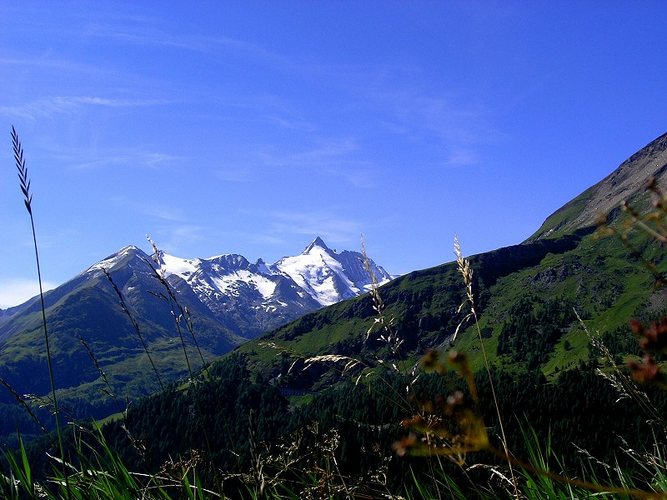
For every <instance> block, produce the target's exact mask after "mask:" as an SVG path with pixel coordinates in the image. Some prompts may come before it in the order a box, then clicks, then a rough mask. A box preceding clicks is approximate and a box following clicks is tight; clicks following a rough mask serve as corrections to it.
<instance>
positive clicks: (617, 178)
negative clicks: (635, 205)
mask: <svg viewBox="0 0 667 500" xmlns="http://www.w3.org/2000/svg"><path fill="white" fill-rule="evenodd" d="M651 177H655V178H656V180H657V183H658V186H659V187H660V188H661V189H663V190H664V189H667V134H663V135H661V136H660V137H658V138H657V139H655V140H654V141H653V142H651V143H649V144H648V145H647V146H645V147H644V148H642V149H641V150H639V151H638V152H637V153H635V154H633V155H632V156H631V157H630V158H628V159H627V160H625V161H624V162H623V163H621V165H620V166H619V167H618V168H617V169H616V170H614V171H613V172H612V173H611V174H609V175H608V176H607V177H605V178H604V179H602V180H601V181H600V182H598V183H597V184H595V185H594V186H592V187H590V188H589V189H587V190H586V191H584V192H583V193H582V194H580V195H579V196H577V197H576V198H575V199H573V200H572V201H570V202H568V203H566V204H565V205H563V206H562V207H561V208H559V209H558V210H557V211H556V212H554V213H553V214H552V215H550V216H549V217H548V218H547V220H546V221H545V222H544V224H543V225H542V227H541V228H540V229H539V230H538V231H537V232H536V233H535V234H534V235H533V236H531V237H530V238H529V241H530V240H535V239H538V238H548V237H552V236H556V235H561V234H565V233H567V232H571V231H573V230H576V229H580V228H583V227H589V226H594V225H595V224H596V222H597V221H598V219H599V218H600V217H601V216H604V215H605V214H612V216H613V215H614V214H613V211H614V210H615V209H617V208H618V207H619V206H620V204H621V202H622V201H624V200H633V199H636V198H637V197H638V196H641V195H643V194H644V192H645V190H646V184H647V182H648V181H649V179H650V178H651Z"/></svg>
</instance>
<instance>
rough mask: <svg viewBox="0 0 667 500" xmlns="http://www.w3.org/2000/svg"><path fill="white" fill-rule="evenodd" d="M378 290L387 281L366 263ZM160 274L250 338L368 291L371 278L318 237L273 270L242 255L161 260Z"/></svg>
mask: <svg viewBox="0 0 667 500" xmlns="http://www.w3.org/2000/svg"><path fill="white" fill-rule="evenodd" d="M368 264H369V266H370V269H371V270H372V272H373V273H374V275H375V279H376V281H377V283H378V284H380V285H381V284H384V283H386V282H387V281H389V280H390V279H391V276H390V275H389V273H387V272H386V271H385V270H384V269H383V268H382V267H380V266H378V265H377V264H375V263H374V262H373V261H372V260H371V259H368ZM159 269H160V270H161V271H162V272H164V274H165V275H166V276H167V277H168V279H169V280H170V281H171V283H172V284H173V285H174V286H175V288H176V289H177V290H179V291H181V292H183V291H185V289H189V291H191V292H194V294H195V295H196V296H197V297H198V298H199V300H200V301H201V302H202V303H203V304H204V305H205V306H206V307H207V308H208V309H209V310H210V311H211V312H212V313H213V314H214V315H215V316H217V317H218V318H220V320H222V321H225V323H226V324H227V325H228V326H229V322H230V321H231V322H232V323H233V324H234V326H236V328H233V329H234V330H235V331H237V332H238V333H239V334H241V335H244V336H255V335H257V334H258V333H261V332H262V331H266V330H269V329H271V328H274V327H277V326H279V325H281V324H283V323H286V322H288V321H290V320H292V319H295V318H297V317H299V316H301V315H303V314H305V313H308V312H312V311H315V310H317V309H319V308H320V307H322V306H326V305H331V304H334V303H336V302H339V301H341V300H345V299H349V298H353V297H356V296H358V295H360V294H362V293H365V292H366V291H368V290H370V287H371V286H372V280H371V277H370V276H369V275H368V272H367V271H366V269H365V266H364V257H363V255H362V254H361V253H359V252H350V251H343V252H341V253H340V254H338V253H336V251H335V250H332V249H330V248H329V247H328V246H327V245H326V243H324V241H323V240H322V238H320V237H319V236H318V237H317V238H315V240H313V242H312V243H310V244H309V245H308V246H307V247H306V248H305V250H304V251H303V252H302V253H301V254H299V255H296V256H293V257H283V258H282V259H280V260H278V262H276V263H274V264H270V265H269V264H267V263H266V262H265V261H264V260H263V259H258V260H257V262H254V263H253V262H250V261H248V260H247V259H246V258H245V257H243V256H242V255H238V254H224V255H219V256H216V257H210V258H207V259H183V258H179V257H175V256H172V255H169V254H164V253H163V254H161V256H160V259H159Z"/></svg>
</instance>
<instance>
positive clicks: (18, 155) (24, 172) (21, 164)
mask: <svg viewBox="0 0 667 500" xmlns="http://www.w3.org/2000/svg"><path fill="white" fill-rule="evenodd" d="M12 146H13V149H14V160H15V161H16V168H17V170H18V176H19V181H20V184H21V192H22V193H23V196H24V199H23V202H24V204H25V207H26V209H27V210H28V215H30V228H31V230H32V241H33V246H34V248H35V262H36V264H37V281H38V283H39V300H40V304H41V309H42V326H43V328H44V345H45V347H46V363H47V366H48V370H49V382H50V384H51V397H52V398H53V411H54V414H55V419H56V432H57V434H58V446H59V448H60V458H61V460H62V463H63V475H64V478H65V483H66V486H67V497H68V498H69V497H70V493H69V480H68V474H67V468H66V467H65V448H64V446H63V437H62V430H61V427H60V411H59V409H58V398H57V396H56V384H55V379H54V377H53V364H52V361H51V346H50V343H49V333H48V330H47V326H46V305H45V304H44V288H43V286H42V270H41V266H40V263H39V250H38V246H37V232H36V231H35V219H34V217H33V214H32V193H31V192H30V178H29V177H28V168H27V166H26V164H25V158H24V156H23V147H22V146H21V141H20V140H19V136H18V134H17V133H16V130H15V129H14V127H13V126H12Z"/></svg>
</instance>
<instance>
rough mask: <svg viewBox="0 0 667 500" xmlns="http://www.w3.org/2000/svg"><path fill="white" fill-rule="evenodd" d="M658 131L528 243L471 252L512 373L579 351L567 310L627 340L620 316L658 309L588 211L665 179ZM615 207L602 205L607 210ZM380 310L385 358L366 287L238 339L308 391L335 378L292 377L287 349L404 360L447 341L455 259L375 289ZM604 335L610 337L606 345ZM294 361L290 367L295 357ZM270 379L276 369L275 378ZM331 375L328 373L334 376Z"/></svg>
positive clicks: (460, 289) (636, 198)
mask: <svg viewBox="0 0 667 500" xmlns="http://www.w3.org/2000/svg"><path fill="white" fill-rule="evenodd" d="M666 160H667V135H663V136H661V137H660V138H658V139H657V140H655V141H653V142H652V143H650V144H649V145H648V146H646V147H645V148H643V149H642V150H641V151H639V152H638V153H636V154H634V155H632V156H631V157H630V158H629V159H628V160H627V161H625V162H623V163H622V164H621V165H620V166H619V167H618V168H617V169H616V170H615V171H614V172H613V173H612V174H611V175H609V176H608V177H607V178H605V179H604V180H603V181H601V182H600V183H598V184H596V185H595V186H593V187H592V188H590V189H588V190H586V191H585V192H584V193H582V194H581V195H580V196H578V197H577V198H575V200H573V201H572V202H570V203H568V204H566V205H565V206H564V207H563V208H561V209H560V210H558V211H556V212H555V213H554V215H552V216H550V217H549V218H548V219H547V220H546V221H545V223H544V225H543V226H542V228H541V229H540V230H539V231H538V232H537V233H536V234H535V235H534V236H533V237H531V238H530V239H529V240H528V241H527V242H525V243H523V244H520V245H516V246H512V247H507V248H502V249H499V250H495V251H492V252H488V253H485V254H480V255H476V256H473V257H471V258H470V261H471V265H472V267H473V269H474V276H475V295H476V301H477V309H478V313H479V314H480V326H481V329H482V336H483V337H484V342H485V344H486V347H487V352H488V353H490V356H491V360H492V362H494V363H498V364H499V365H502V366H504V367H506V368H508V369H512V370H519V371H524V370H532V369H537V368H539V369H541V370H542V371H543V372H544V373H545V374H546V375H548V376H551V375H554V374H555V373H557V372H559V371H561V370H563V369H567V368H571V367H573V366H576V365H577V364H578V363H579V362H580V361H582V360H585V359H587V358H588V356H589V353H588V350H587V345H588V338H587V336H586V334H585V333H584V331H583V328H582V326H581V324H580V323H579V322H578V320H577V319H576V316H575V314H574V310H576V311H577V313H578V314H579V315H580V316H581V317H582V318H583V319H584V320H585V321H586V324H587V325H588V327H589V329H590V330H591V331H596V330H599V331H600V332H602V333H606V334H607V335H615V336H616V337H617V338H618V339H621V340H618V342H620V343H621V344H622V345H624V346H630V347H632V346H633V341H632V339H631V338H630V334H629V331H628V329H627V327H626V325H627V321H628V320H629V319H630V318H631V317H633V316H643V315H650V314H655V313H656V312H657V311H660V310H662V309H664V308H665V307H667V302H666V301H665V296H664V294H663V293H662V292H660V291H656V290H655V289H654V286H653V285H654V282H655V278H654V276H653V275H652V274H651V272H649V271H648V270H647V269H645V268H644V267H643V266H642V265H641V263H640V261H638V260H637V256H636V255H634V254H633V253H632V252H630V251H629V250H628V248H627V246H626V245H625V244H624V243H623V242H621V241H620V239H618V238H615V237H609V238H604V239H600V238H598V237H597V235H596V234H593V232H594V230H595V223H596V219H598V218H599V216H600V214H601V213H604V212H605V211H614V208H615V207H617V206H618V205H619V204H620V202H621V201H622V200H623V199H625V198H626V197H629V198H630V199H631V200H633V202H635V203H638V204H639V205H640V206H644V207H645V206H647V205H645V204H644V205H642V204H643V203H644V200H647V199H648V197H649V194H648V193H646V188H645V186H646V183H647V182H648V180H649V179H650V178H651V177H653V176H655V177H656V178H657V179H658V181H659V183H660V184H662V183H664V182H665V171H667V165H666V164H665V161H666ZM619 214H620V211H615V212H614V213H613V214H612V218H613V219H615V220H616V219H617V218H618V217H619V216H620V215H619ZM631 241H632V245H633V246H634V247H636V248H637V249H638V250H639V251H640V252H642V253H644V255H645V256H646V257H647V258H651V259H652V260H653V261H655V262H656V263H657V265H658V268H659V270H661V271H663V272H664V271H665V270H667V267H666V263H665V261H664V258H663V256H662V254H663V252H662V249H661V248H660V247H659V245H658V244H657V243H656V242H655V241H653V240H652V239H651V238H650V237H648V236H646V235H643V234H641V233H637V234H634V235H633V236H631ZM379 294H380V297H381V299H382V301H383V302H384V306H385V316H386V318H393V320H394V327H393V329H394V332H395V333H396V335H398V337H399V338H400V339H401V340H402V341H403V344H402V345H401V347H400V353H399V355H393V354H392V353H390V351H389V350H388V349H387V346H386V345H385V344H384V343H383V342H382V341H380V340H378V337H379V335H378V334H377V333H375V334H373V335H371V336H370V337H369V338H368V339H367V338H366V332H367V331H368V329H369V328H371V326H372V324H373V321H374V318H375V317H376V312H375V311H374V309H373V301H372V298H371V297H370V296H364V297H362V298H358V299H354V300H351V301H346V302H342V303H340V304H337V305H335V306H332V307H329V308H326V309H324V310H322V311H319V312H317V313H314V314H309V315H306V316H304V317H303V318H301V319H299V320H297V321H295V322H294V323H290V324H288V325H286V326H284V327H281V328H279V329H278V330H276V331H274V332H271V333H270V334H268V335H266V336H264V337H263V338H261V339H258V340H257V341H255V342H251V343H248V344H245V345H243V346H242V347H240V351H241V352H245V353H249V354H250V355H251V359H252V360H253V363H254V366H255V367H256V369H257V370H260V371H263V372H264V373H265V374H266V375H267V376H269V377H272V378H274V379H276V380H277V381H279V382H280V383H281V384H284V385H285V386H286V387H291V386H298V387H300V388H309V389H316V388H318V387H322V386H324V385H327V384H329V383H330V382H331V381H332V380H334V379H335V376H334V375H333V373H334V372H335V370H334V372H332V371H327V370H325V369H324V368H322V367H319V368H315V369H313V368H309V369H308V370H307V371H306V372H304V373H305V375H304V377H302V378H301V379H298V377H296V376H295V375H294V372H295V370H294V369H292V370H291V371H290V372H289V376H288V373H287V368H289V367H290V366H291V363H288V362H286V361H285V359H286V358H290V359H292V360H293V359H294V358H297V357H299V356H301V357H304V358H305V357H308V356H313V355H320V354H325V353H330V354H342V355H349V356H354V357H361V358H362V359H365V360H366V361H367V363H368V364H369V365H373V364H374V363H375V361H374V359H375V358H377V357H381V358H385V359H386V358H387V357H389V358H391V357H392V356H393V357H394V358H396V359H398V358H408V359H412V360H413V361H414V360H415V359H417V358H418V357H419V356H421V355H422V354H423V353H424V352H426V350H428V349H430V348H434V347H439V346H444V345H449V344H450V342H451V340H452V339H451V337H452V334H453V332H454V331H455V330H456V328H457V325H458V324H459V322H460V321H461V319H462V317H463V315H464V314H465V311H464V312H463V313H460V314H457V312H456V311H457V308H458V306H459V304H461V302H462V300H463V297H464V295H463V294H464V285H463V282H462V278H461V276H460V275H459V273H458V271H457V269H456V265H455V263H451V264H444V265H442V266H438V267H435V268H432V269H428V270H424V271H417V272H413V273H410V274H408V275H406V276H403V277H401V278H399V279H396V280H394V281H393V282H391V283H389V284H387V285H385V286H383V287H381V288H380V290H379ZM616 342H617V340H614V341H613V343H616ZM454 346H455V347H456V348H457V349H461V350H465V351H466V352H468V353H469V354H470V355H471V357H472V360H473V363H474V365H475V366H480V364H479V363H480V362H481V358H480V356H479V354H480V351H479V345H478V340H477V334H476V331H474V330H473V329H472V328H470V327H468V328H467V329H466V328H464V329H463V331H462V333H460V335H459V336H458V338H457V339H456V341H455V342H454ZM296 366H297V368H298V366H299V364H298V363H297V365H296ZM276 377H277V378H276ZM332 377H334V378H332Z"/></svg>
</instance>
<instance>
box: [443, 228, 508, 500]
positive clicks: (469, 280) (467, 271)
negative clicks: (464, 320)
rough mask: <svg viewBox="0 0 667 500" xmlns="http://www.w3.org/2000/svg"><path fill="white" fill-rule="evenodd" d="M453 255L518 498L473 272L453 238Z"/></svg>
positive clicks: (456, 239) (459, 245)
mask: <svg viewBox="0 0 667 500" xmlns="http://www.w3.org/2000/svg"><path fill="white" fill-rule="evenodd" d="M454 253H455V254H456V265H457V267H458V269H459V273H461V276H463V281H464V283H465V285H466V299H467V301H468V305H469V306H470V314H471V315H472V318H473V320H474V323H475V329H476V331H477V336H478V338H479V345H480V348H481V350H482V357H483V358H484V367H485V368H486V374H487V376H488V377H489V387H490V388H491V396H492V398H493V406H494V407H495V409H496V416H497V417H498V426H499V428H500V438H501V440H502V444H503V450H504V452H505V459H506V460H507V465H508V467H509V472H510V477H511V478H512V485H513V488H514V496H515V497H516V498H519V487H518V484H517V481H516V478H515V477H514V470H513V468H512V460H511V457H510V452H509V448H508V446H507V437H506V436H505V427H504V425H503V419H502V417H501V415H500V407H499V405H498V398H497V397H496V389H495V387H494V385H493V377H491V368H490V367H489V358H488V357H487V355H486V348H485V347H484V340H483V339H482V332H481V330H480V328H479V320H478V317H477V308H476V307H475V295H474V293H473V275H472V274H473V271H472V267H470V262H469V261H468V260H467V259H464V258H463V253H462V252H461V244H460V243H459V239H458V237H454Z"/></svg>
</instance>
